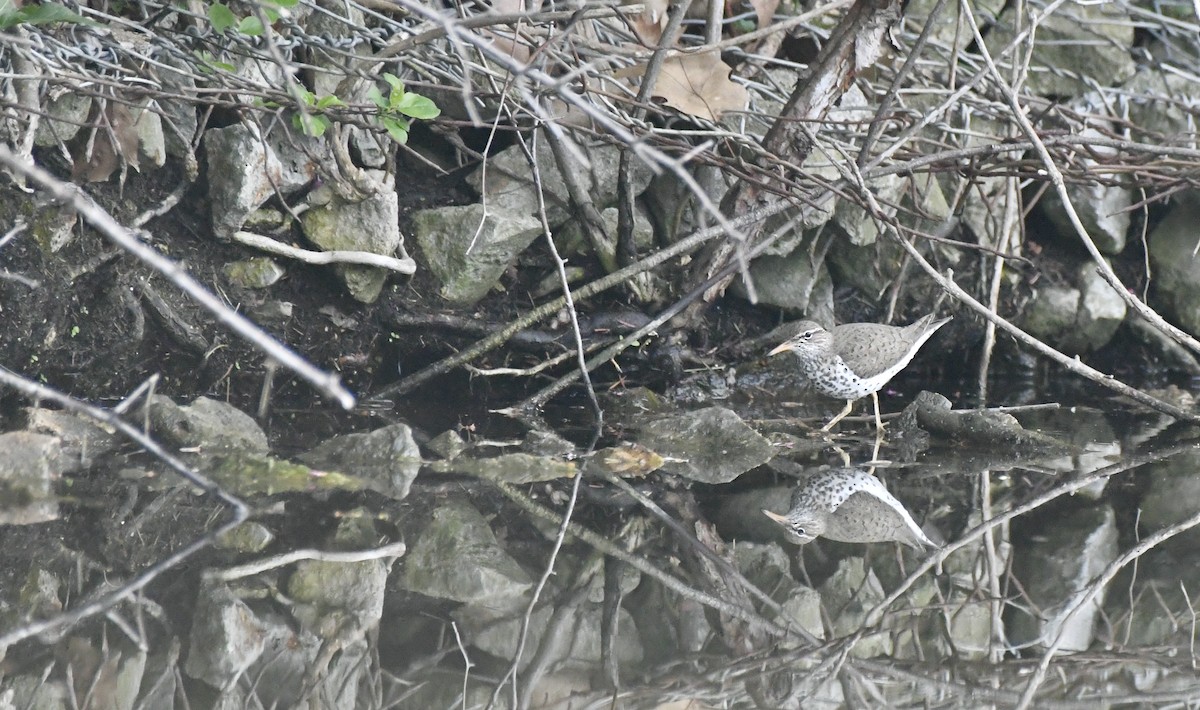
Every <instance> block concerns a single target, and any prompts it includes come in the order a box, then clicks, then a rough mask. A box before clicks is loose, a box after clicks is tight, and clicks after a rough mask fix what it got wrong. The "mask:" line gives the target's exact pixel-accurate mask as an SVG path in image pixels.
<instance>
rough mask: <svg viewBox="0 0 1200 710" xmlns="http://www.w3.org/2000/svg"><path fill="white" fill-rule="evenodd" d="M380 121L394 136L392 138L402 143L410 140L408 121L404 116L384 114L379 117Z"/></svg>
mask: <svg viewBox="0 0 1200 710" xmlns="http://www.w3.org/2000/svg"><path fill="white" fill-rule="evenodd" d="M379 122H380V123H382V124H383V127H384V128H386V129H387V132H388V134H389V135H390V136H391V137H392V140H394V141H396V142H397V143H400V144H404V143H407V142H408V121H406V120H404V119H403V118H392V117H390V116H384V117H382V118H380V119H379Z"/></svg>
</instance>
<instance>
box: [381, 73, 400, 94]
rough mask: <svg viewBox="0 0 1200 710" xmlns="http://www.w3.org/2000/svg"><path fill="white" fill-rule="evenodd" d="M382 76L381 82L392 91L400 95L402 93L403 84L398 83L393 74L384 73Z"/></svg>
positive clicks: (398, 80)
mask: <svg viewBox="0 0 1200 710" xmlns="http://www.w3.org/2000/svg"><path fill="white" fill-rule="evenodd" d="M382 76H383V80H384V81H386V82H387V83H388V85H389V86H391V87H392V91H399V92H400V93H402V94H403V93H404V82H403V81H400V79H399V77H397V76H396V75H395V74H388V73H384V74H382Z"/></svg>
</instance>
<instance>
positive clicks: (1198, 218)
mask: <svg viewBox="0 0 1200 710" xmlns="http://www.w3.org/2000/svg"><path fill="white" fill-rule="evenodd" d="M1197 224H1200V196H1197V195H1196V193H1194V192H1193V193H1187V194H1186V195H1185V196H1184V197H1183V198H1182V199H1179V200H1177V201H1175V202H1174V203H1173V205H1172V207H1171V212H1170V213H1169V214H1168V215H1167V216H1166V218H1165V219H1163V221H1162V222H1159V224H1158V226H1157V227H1155V228H1154V231H1153V232H1151V233H1150V266H1151V268H1152V269H1153V272H1154V305H1155V306H1156V307H1158V308H1160V309H1161V310H1162V312H1163V313H1164V315H1166V316H1168V317H1171V318H1173V320H1174V322H1175V323H1176V324H1178V325H1179V327H1180V328H1183V329H1184V330H1186V331H1187V332H1189V333H1191V334H1192V335H1200V258H1197V257H1196V256H1195V249H1196V225H1197Z"/></svg>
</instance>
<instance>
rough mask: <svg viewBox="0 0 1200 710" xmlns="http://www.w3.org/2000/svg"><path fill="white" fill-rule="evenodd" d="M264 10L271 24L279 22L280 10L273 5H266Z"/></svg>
mask: <svg viewBox="0 0 1200 710" xmlns="http://www.w3.org/2000/svg"><path fill="white" fill-rule="evenodd" d="M262 10H263V14H264V15H266V16H267V19H268V20H270V22H271V24H275V23H276V22H279V10H276V9H275V8H273V7H264V8H263V9H262Z"/></svg>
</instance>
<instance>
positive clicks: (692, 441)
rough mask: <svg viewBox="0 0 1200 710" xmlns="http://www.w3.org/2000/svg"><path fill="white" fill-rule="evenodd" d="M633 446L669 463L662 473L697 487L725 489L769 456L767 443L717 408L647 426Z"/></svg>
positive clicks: (771, 451) (772, 450) (731, 414)
mask: <svg viewBox="0 0 1200 710" xmlns="http://www.w3.org/2000/svg"><path fill="white" fill-rule="evenodd" d="M638 443H639V444H641V445H643V446H645V447H646V448H648V449H650V450H652V451H654V452H656V453H658V454H659V455H661V456H663V457H664V458H665V457H670V458H668V459H667V461H666V462H665V463H664V464H663V467H662V468H663V470H664V471H667V472H668V473H674V474H677V475H680V476H683V477H684V478H690V479H692V480H694V481H700V482H701V483H729V482H730V481H732V480H733V479H735V478H737V477H738V476H740V475H742V474H743V473H745V472H746V471H749V470H750V469H752V468H754V467H756V466H760V465H762V464H764V463H766V462H767V461H770V460H771V457H772V456H774V455H775V447H773V446H772V445H771V442H770V441H768V440H767V439H766V438H764V437H763V436H762V435H761V434H759V433H758V432H756V431H755V430H754V429H752V428H751V427H750V426H749V425H747V424H746V423H745V422H744V421H742V418H741V417H739V416H738V415H737V414H736V413H734V412H733V411H731V410H729V409H725V408H723V407H709V408H707V409H701V410H698V411H695V412H687V413H685V414H679V415H676V416H669V417H665V418H662V419H657V420H654V421H651V422H649V423H647V424H645V425H643V426H642V427H641V436H640V437H639V439H638Z"/></svg>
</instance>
